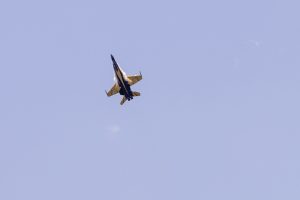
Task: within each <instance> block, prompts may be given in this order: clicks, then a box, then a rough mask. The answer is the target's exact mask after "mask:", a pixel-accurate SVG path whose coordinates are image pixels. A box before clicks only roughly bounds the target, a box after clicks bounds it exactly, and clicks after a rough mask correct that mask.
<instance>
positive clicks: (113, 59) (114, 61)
mask: <svg viewBox="0 0 300 200" xmlns="http://www.w3.org/2000/svg"><path fill="white" fill-rule="evenodd" d="M110 57H111V60H112V61H113V63H114V64H116V63H117V62H116V60H115V58H114V56H113V55H112V54H110Z"/></svg>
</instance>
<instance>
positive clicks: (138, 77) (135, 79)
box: [127, 73, 143, 85]
mask: <svg viewBox="0 0 300 200" xmlns="http://www.w3.org/2000/svg"><path fill="white" fill-rule="evenodd" d="M127 78H128V79H129V85H134V84H135V83H137V82H139V81H140V80H142V79H143V76H142V74H141V73H140V74H139V75H133V76H127Z"/></svg>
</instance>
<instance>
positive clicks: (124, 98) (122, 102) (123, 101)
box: [120, 96, 127, 105]
mask: <svg viewBox="0 0 300 200" xmlns="http://www.w3.org/2000/svg"><path fill="white" fill-rule="evenodd" d="M126 100H127V99H126V97H125V96H123V99H122V101H121V102H120V104H121V105H123V104H124V103H125V101H126Z"/></svg>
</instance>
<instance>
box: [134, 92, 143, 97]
mask: <svg viewBox="0 0 300 200" xmlns="http://www.w3.org/2000/svg"><path fill="white" fill-rule="evenodd" d="M132 94H133V96H134V97H138V96H141V93H139V92H132Z"/></svg>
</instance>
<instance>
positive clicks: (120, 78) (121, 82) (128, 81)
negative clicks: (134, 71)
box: [105, 55, 143, 105]
mask: <svg viewBox="0 0 300 200" xmlns="http://www.w3.org/2000/svg"><path fill="white" fill-rule="evenodd" d="M110 57H111V60H112V62H113V68H114V71H115V84H114V85H113V86H112V88H111V89H110V90H109V91H108V92H107V91H105V92H106V95H107V96H108V97H110V96H112V95H115V94H117V93H119V94H120V95H122V96H123V99H122V101H121V102H120V104H121V105H123V104H124V103H125V101H126V100H128V101H130V100H131V99H133V97H135V96H140V95H141V93H139V92H133V91H132V90H131V88H130V86H132V85H133V84H135V83H137V82H139V81H140V80H142V78H143V76H142V74H141V72H140V74H139V75H133V76H127V75H126V73H125V72H124V71H123V70H122V69H121V67H120V66H119V65H118V63H117V62H116V60H115V58H114V56H113V55H110Z"/></svg>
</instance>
